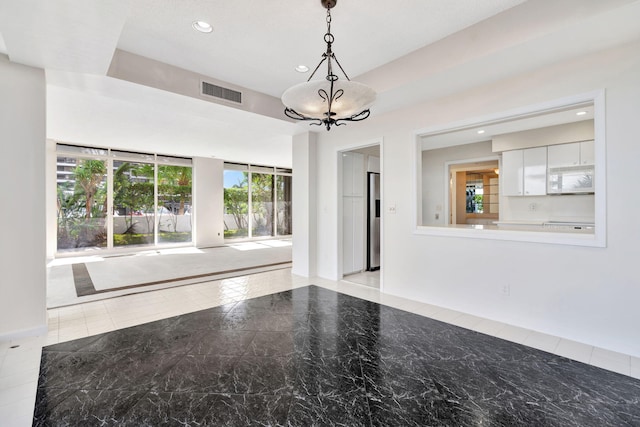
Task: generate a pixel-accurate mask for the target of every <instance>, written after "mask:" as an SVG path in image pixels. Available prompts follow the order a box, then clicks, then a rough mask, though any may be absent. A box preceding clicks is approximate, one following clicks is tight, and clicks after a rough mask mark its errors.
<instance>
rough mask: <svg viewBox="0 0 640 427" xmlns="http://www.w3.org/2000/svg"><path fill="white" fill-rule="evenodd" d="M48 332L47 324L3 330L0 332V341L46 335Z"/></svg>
mask: <svg viewBox="0 0 640 427" xmlns="http://www.w3.org/2000/svg"><path fill="white" fill-rule="evenodd" d="M48 332H49V329H48V327H47V324H46V323H45V324H43V325H39V326H35V327H33V328H27V329H20V330H17V331H11V332H5V333H2V334H0V341H5V342H6V341H15V340H18V339H21V338H31V337H40V336H46V335H47V333H48Z"/></svg>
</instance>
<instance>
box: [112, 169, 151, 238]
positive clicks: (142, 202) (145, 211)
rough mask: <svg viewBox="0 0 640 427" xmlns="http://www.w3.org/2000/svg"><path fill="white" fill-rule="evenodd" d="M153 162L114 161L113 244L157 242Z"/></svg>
mask: <svg viewBox="0 0 640 427" xmlns="http://www.w3.org/2000/svg"><path fill="white" fill-rule="evenodd" d="M154 169H155V167H154V164H153V163H142V162H134V161H122V160H114V161H113V246H129V245H149V244H153V242H154V230H155V224H156V220H155V215H154V213H153V206H154V184H153V182H154V180H153V176H154Z"/></svg>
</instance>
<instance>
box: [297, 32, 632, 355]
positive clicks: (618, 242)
mask: <svg viewBox="0 0 640 427" xmlns="http://www.w3.org/2000/svg"><path fill="white" fill-rule="evenodd" d="M475 72H476V70H475V69H473V68H472V67H471V68H469V73H475ZM638 76H640V42H635V43H632V44H629V45H625V46H621V47H618V48H614V49H609V50H606V51H603V52H597V53H594V54H590V55H587V56H583V57H578V58H575V59H571V60H566V61H562V62H559V63H557V64H554V65H552V66H547V67H544V68H541V69H538V70H536V71H533V72H529V73H526V74H522V75H519V76H517V77H514V78H509V79H505V80H501V81H497V82H495V83H493V84H489V85H485V86H481V87H475V88H472V89H468V90H464V91H462V92H459V93H457V94H455V95H452V96H449V97H446V98H440V99H435V100H430V101H427V102H424V103H422V104H420V105H416V106H415V107H413V108H409V109H405V110H401V111H396V112H393V113H389V114H385V115H380V116H376V114H375V108H373V109H372V117H371V118H370V119H368V120H366V121H364V122H360V123H350V124H348V125H347V126H343V127H341V128H339V129H336V131H332V132H324V133H320V134H319V140H318V152H317V159H318V163H317V166H318V174H317V183H318V187H317V190H318V211H319V212H321V213H322V215H320V216H319V218H318V248H317V251H318V256H317V262H318V275H319V276H321V277H326V278H335V277H336V272H337V253H338V250H337V248H338V242H339V240H338V233H337V230H338V226H337V197H336V185H337V181H336V180H337V176H338V173H337V162H336V153H337V152H338V151H339V150H344V149H346V148H348V147H349V146H353V145H357V144H359V143H360V144H361V143H362V142H364V141H367V140H371V139H373V138H384V141H385V144H384V145H383V150H384V152H383V155H382V156H383V158H384V164H383V171H382V172H383V174H384V176H385V180H384V183H383V191H384V194H385V199H384V201H383V203H384V208H383V215H384V218H383V220H384V224H385V226H384V231H383V233H384V235H383V242H384V247H383V249H382V250H383V254H382V255H383V260H384V261H383V262H384V264H383V266H382V274H383V280H384V283H385V292H388V293H391V294H396V295H401V296H404V297H407V298H412V299H417V300H420V301H426V302H430V303H433V304H437V305H441V306H444V307H448V308H452V309H457V310H461V311H463V312H467V313H472V314H475V315H478V316H482V317H486V318H490V319H495V320H499V321H503V322H507V323H510V324H514V325H519V326H522V327H527V328H531V329H534V330H538V331H541V332H546V333H550V334H554V335H557V336H561V337H566V338H569V339H573V340H577V341H581V342H584V343H587V344H591V345H597V346H600V347H604V348H608V349H611V350H615V351H620V352H624V353H627V354H632V355H635V356H640V328H638V325H639V324H640V310H639V309H638V303H639V302H640V276H639V275H638V272H637V269H636V268H635V264H636V263H637V261H638V259H639V256H640V249H639V248H640V245H639V242H640V221H639V220H638V216H637V212H640V200H639V199H638V198H637V197H635V196H634V195H635V194H637V190H636V183H635V180H634V179H633V178H632V176H633V175H632V173H633V171H635V170H636V168H637V163H638V159H640V143H638V136H637V134H638V130H637V118H638V117H639V116H640V80H639V79H638ZM463 80H464V79H463ZM463 80H461V81H458V80H456V81H450V82H449V83H450V84H451V85H463V84H464V81H463ZM603 88H604V89H606V108H607V110H606V162H607V168H606V170H607V177H606V178H607V190H608V194H607V215H608V217H607V238H608V242H607V247H606V248H590V247H576V246H568V245H553V244H541V243H527V242H511V241H494V240H483V239H470V238H454V237H437V236H424V235H417V234H414V233H413V231H414V228H415V224H414V210H415V209H416V206H415V204H416V202H417V201H416V197H415V195H414V191H415V184H414V178H415V177H414V173H413V170H414V164H415V162H416V161H417V159H416V156H417V151H416V149H415V139H414V133H415V132H416V131H417V130H419V129H424V128H428V127H429V128H430V127H432V126H444V125H446V124H448V123H453V122H460V121H462V120H466V119H469V118H476V117H484V116H487V115H490V114H497V113H500V112H504V111H509V110H511V109H514V108H520V107H523V106H527V105H535V104H540V103H544V102H548V101H552V100H557V99H561V98H564V97H569V96H573V95H576V94H581V93H587V92H592V91H595V90H599V89H603ZM294 200H295V199H294ZM392 205H395V206H396V214H393V215H392V214H390V213H389V207H390V206H392ZM294 219H295V217H294ZM465 259H473V260H475V261H476V264H478V265H483V268H484V270H485V271H496V272H499V273H498V274H495V275H491V276H487V275H477V274H476V272H475V271H474V270H473V269H469V268H462V267H463V265H464V260H465ZM505 284H509V285H510V286H511V294H510V296H508V297H505V296H503V295H502V294H501V290H502V287H503V286H504V285H505Z"/></svg>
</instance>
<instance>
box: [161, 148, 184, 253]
mask: <svg viewBox="0 0 640 427" xmlns="http://www.w3.org/2000/svg"><path fill="white" fill-rule="evenodd" d="M158 158H159V159H160V156H158ZM162 160H163V161H165V162H172V163H176V164H174V165H159V166H158V206H159V209H158V230H159V232H158V242H160V243H170V242H190V241H191V229H192V222H191V218H192V215H191V213H192V212H191V199H192V196H191V194H192V190H191V189H192V186H191V166H187V165H183V166H181V165H179V163H180V160H182V159H171V158H167V157H163V158H162Z"/></svg>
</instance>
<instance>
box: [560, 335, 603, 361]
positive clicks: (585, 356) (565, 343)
mask: <svg viewBox="0 0 640 427" xmlns="http://www.w3.org/2000/svg"><path fill="white" fill-rule="evenodd" d="M553 352H554V353H555V354H557V355H558V356H563V357H567V358H569V359H573V360H577V361H578V362H582V363H589V361H590V360H591V354H592V353H593V346H591V345H588V344H583V343H579V342H576V341H571V340H567V339H561V340H560V342H558V346H557V347H556V349H555V350H554V351H553Z"/></svg>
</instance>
